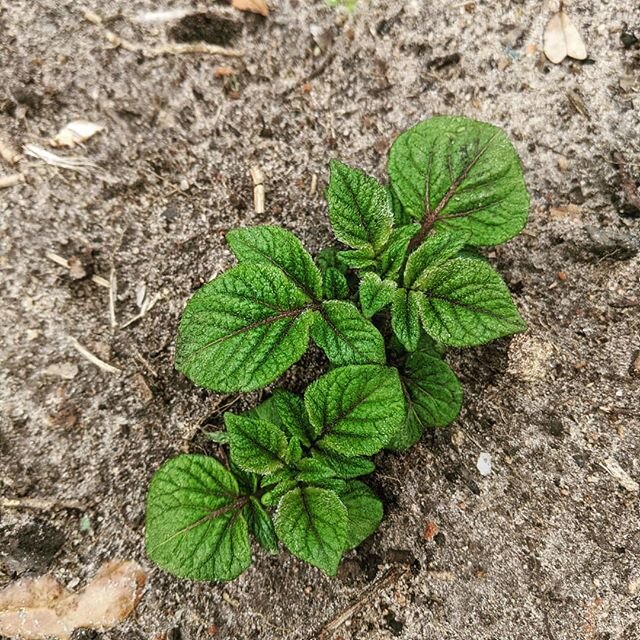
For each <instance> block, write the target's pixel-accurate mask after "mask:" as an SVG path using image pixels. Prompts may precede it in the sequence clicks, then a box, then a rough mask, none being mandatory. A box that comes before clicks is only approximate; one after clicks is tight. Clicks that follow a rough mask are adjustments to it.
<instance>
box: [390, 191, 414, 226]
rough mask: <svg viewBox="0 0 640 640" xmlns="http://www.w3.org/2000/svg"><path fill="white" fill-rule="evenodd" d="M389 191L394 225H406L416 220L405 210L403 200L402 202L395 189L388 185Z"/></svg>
mask: <svg viewBox="0 0 640 640" xmlns="http://www.w3.org/2000/svg"><path fill="white" fill-rule="evenodd" d="M387 192H388V193H389V198H390V201H391V211H393V225H394V226H395V227H404V226H405V225H407V224H411V223H412V222H415V220H412V219H411V216H410V215H409V214H408V213H407V212H406V211H405V209H404V207H403V206H402V202H400V199H399V198H398V196H397V195H396V193H395V191H394V190H393V189H391V187H387Z"/></svg>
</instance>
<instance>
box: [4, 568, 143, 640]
mask: <svg viewBox="0 0 640 640" xmlns="http://www.w3.org/2000/svg"><path fill="white" fill-rule="evenodd" d="M145 581H146V574H145V572H144V570H143V569H142V567H141V566H140V565H139V564H138V563H137V562H128V561H123V560H113V561H111V562H107V563H106V564H103V565H102V567H100V569H99V570H98V572H97V573H96V576H95V577H94V578H93V580H91V581H90V582H89V583H88V584H87V585H86V587H85V588H84V589H82V590H80V591H78V592H77V593H71V592H70V591H68V590H67V589H66V588H65V587H63V586H62V585H61V584H60V583H59V582H58V581H57V580H56V579H55V578H54V577H53V576H51V575H45V576H41V577H40V578H22V579H21V580H17V581H15V582H13V583H12V584H10V585H9V586H8V587H7V588H5V589H3V590H2V591H0V634H1V635H3V636H9V637H11V638H16V637H20V638H24V639H27V640H29V639H32V640H40V639H44V638H49V637H54V638H60V639H62V640H64V639H66V638H70V637H71V635H72V633H73V631H74V629H79V628H85V629H96V630H98V631H106V630H108V629H111V628H113V627H115V626H116V625H117V624H118V623H119V622H121V621H122V620H124V619H125V618H127V617H128V616H129V615H130V614H131V612H132V611H133V610H134V609H135V608H136V606H137V605H138V602H139V601H140V597H141V595H142V590H143V588H144V584H145Z"/></svg>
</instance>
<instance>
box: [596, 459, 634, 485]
mask: <svg viewBox="0 0 640 640" xmlns="http://www.w3.org/2000/svg"><path fill="white" fill-rule="evenodd" d="M603 467H604V468H605V469H606V470H607V473H608V474H609V475H610V476H611V477H612V478H614V479H615V480H617V481H618V482H619V483H620V486H621V487H624V488H625V489H626V490H627V491H629V493H638V491H640V485H639V484H638V483H637V482H636V481H635V480H634V479H633V478H632V477H631V476H630V475H629V474H628V473H627V472H626V471H625V470H624V469H623V468H622V467H621V466H620V464H619V463H618V461H617V460H616V459H615V458H611V457H609V458H607V459H606V460H605V461H604V465H603Z"/></svg>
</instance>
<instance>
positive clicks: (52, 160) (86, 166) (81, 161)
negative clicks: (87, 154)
mask: <svg viewBox="0 0 640 640" xmlns="http://www.w3.org/2000/svg"><path fill="white" fill-rule="evenodd" d="M24 150H25V153H26V154H27V155H28V156H31V157H32V158H37V159H38V160H42V161H43V162H44V163H46V164H48V165H51V166H52V167H59V168H61V169H69V170H70V171H77V172H78V173H84V174H89V173H91V171H90V170H91V169H93V170H96V171H102V169H101V168H100V166H99V165H97V164H96V163H95V162H92V161H91V160H87V158H82V157H79V156H59V155H57V154H55V153H52V152H51V151H47V150H46V149H43V148H42V147H39V146H37V145H35V144H28V145H26V146H25V148H24Z"/></svg>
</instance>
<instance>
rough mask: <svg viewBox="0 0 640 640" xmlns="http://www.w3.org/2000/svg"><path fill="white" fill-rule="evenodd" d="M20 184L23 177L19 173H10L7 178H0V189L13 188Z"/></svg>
mask: <svg viewBox="0 0 640 640" xmlns="http://www.w3.org/2000/svg"><path fill="white" fill-rule="evenodd" d="M21 182H24V176H23V175H22V174H21V173H12V174H10V175H8V176H0V189H8V188H9V187H15V186H16V185H17V184H20V183H21Z"/></svg>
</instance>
